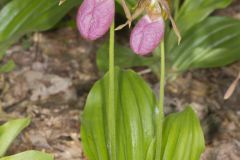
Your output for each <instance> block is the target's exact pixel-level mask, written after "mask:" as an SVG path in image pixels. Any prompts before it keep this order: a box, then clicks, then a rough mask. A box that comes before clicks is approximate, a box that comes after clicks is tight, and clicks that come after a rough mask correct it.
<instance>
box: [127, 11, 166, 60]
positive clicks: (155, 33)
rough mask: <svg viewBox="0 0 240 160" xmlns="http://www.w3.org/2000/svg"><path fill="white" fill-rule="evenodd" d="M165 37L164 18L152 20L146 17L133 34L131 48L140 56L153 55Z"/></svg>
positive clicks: (141, 20)
mask: <svg viewBox="0 0 240 160" xmlns="http://www.w3.org/2000/svg"><path fill="white" fill-rule="evenodd" d="M163 35H164V21H163V19H162V17H159V18H158V19H156V20H151V19H150V18H149V16H147V15H146V16H144V17H143V18H142V19H140V21H139V22H138V23H137V25H136V26H135V27H134V29H133V31H132V33H131V37H130V45H131V48H132V50H133V51H134V52H135V53H137V54H140V55H146V54H148V53H151V52H152V51H153V50H154V49H155V48H156V47H157V46H158V45H159V43H160V41H161V39H162V38H163Z"/></svg>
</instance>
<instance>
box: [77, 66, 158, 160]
mask: <svg viewBox="0 0 240 160" xmlns="http://www.w3.org/2000/svg"><path fill="white" fill-rule="evenodd" d="M108 79H109V75H108V74H106V75H105V76H104V78H103V79H101V80H99V81H98V82H96V84H95V85H94V86H93V88H92V89H91V91H90V93H89V95H88V98H87V102H86V106H85V109H84V112H83V117H82V126H81V137H82V143H83V147H84V151H85V154H86V155H87V157H88V158H89V160H110V159H111V157H109V151H108V144H109V142H108V140H107V135H108V129H111V128H108V126H107V124H108V123H107V113H106V112H107V107H108V95H109V93H108V81H109V80H108ZM156 105H157V104H156V100H155V96H154V94H153V92H152V91H151V89H150V88H149V86H148V85H147V84H146V83H145V82H144V80H143V79H141V78H140V77H139V76H138V75H137V74H136V73H134V72H133V71H122V70H119V69H116V70H115V110H116V115H115V119H113V121H115V122H116V133H117V135H116V138H117V146H116V148H117V150H118V152H117V158H118V160H152V157H153V156H154V152H155V148H154V143H155V141H154V120H153V114H154V113H153V112H154V107H155V106H156Z"/></svg>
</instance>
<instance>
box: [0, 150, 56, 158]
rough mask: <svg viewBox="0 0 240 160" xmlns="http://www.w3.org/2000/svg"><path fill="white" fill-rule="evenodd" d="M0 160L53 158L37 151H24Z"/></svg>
mask: <svg viewBox="0 0 240 160" xmlns="http://www.w3.org/2000/svg"><path fill="white" fill-rule="evenodd" d="M0 160H53V156H51V155H49V154H47V153H42V152H39V151H26V152H22V153H19V154H16V155H13V156H8V157H3V158H0Z"/></svg>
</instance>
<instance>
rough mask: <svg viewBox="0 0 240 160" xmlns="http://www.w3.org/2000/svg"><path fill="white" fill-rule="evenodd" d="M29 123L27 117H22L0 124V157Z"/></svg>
mask: <svg viewBox="0 0 240 160" xmlns="http://www.w3.org/2000/svg"><path fill="white" fill-rule="evenodd" d="M29 123H30V119H29V118H23V119H17V120H11V121H9V122H7V123H5V124H3V125H1V126H0V157H2V156H3V155H4V154H5V152H6V151H7V149H8V147H9V146H10V144H11V143H12V141H13V140H14V139H15V138H16V137H17V135H18V134H19V133H20V132H21V131H22V130H23V129H24V128H25V127H27V126H28V125H29Z"/></svg>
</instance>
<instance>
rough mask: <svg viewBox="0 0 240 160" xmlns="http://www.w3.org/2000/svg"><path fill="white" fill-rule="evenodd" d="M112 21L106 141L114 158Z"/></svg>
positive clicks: (111, 159)
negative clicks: (107, 134)
mask: <svg viewBox="0 0 240 160" xmlns="http://www.w3.org/2000/svg"><path fill="white" fill-rule="evenodd" d="M114 90H115V89H114V22H113V23H112V25H111V28H110V38H109V99H108V104H109V105H108V111H107V116H108V117H107V118H108V133H109V136H108V138H109V139H108V142H109V144H108V145H109V157H110V158H109V159H110V160H115V159H116V148H115V146H116V124H115V105H114V100H115V98H114V95H115V93H114Z"/></svg>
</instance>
